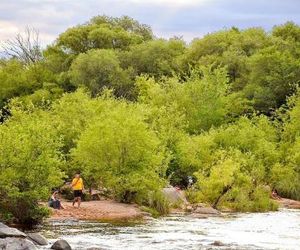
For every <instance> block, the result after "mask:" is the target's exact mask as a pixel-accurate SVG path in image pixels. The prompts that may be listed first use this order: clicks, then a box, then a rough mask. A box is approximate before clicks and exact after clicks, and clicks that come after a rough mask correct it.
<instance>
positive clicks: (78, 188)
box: [71, 173, 84, 208]
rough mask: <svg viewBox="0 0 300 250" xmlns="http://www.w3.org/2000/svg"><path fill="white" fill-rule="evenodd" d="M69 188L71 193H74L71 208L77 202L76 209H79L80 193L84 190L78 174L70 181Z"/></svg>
mask: <svg viewBox="0 0 300 250" xmlns="http://www.w3.org/2000/svg"><path fill="white" fill-rule="evenodd" d="M71 187H72V189H73V192H74V200H73V206H74V205H75V203H76V202H77V203H78V208H79V207H80V203H81V198H82V191H83V189H84V186H83V180H82V178H81V177H80V174H79V173H77V174H76V175H75V177H74V179H73V180H72V184H71Z"/></svg>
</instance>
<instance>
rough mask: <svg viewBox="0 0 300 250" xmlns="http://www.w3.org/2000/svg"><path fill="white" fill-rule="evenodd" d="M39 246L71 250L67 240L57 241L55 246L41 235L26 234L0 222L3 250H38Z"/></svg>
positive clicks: (0, 241) (0, 244)
mask: <svg viewBox="0 0 300 250" xmlns="http://www.w3.org/2000/svg"><path fill="white" fill-rule="evenodd" d="M39 246H44V247H45V248H49V249H56V250H71V246H70V245H69V243H68V242H66V241H65V240H57V241H56V242H55V243H54V244H50V243H49V242H48V240H47V239H46V238H45V237H44V236H42V235H41V234H39V233H28V234H25V233H24V232H21V231H20V230H18V229H16V228H12V227H8V226H6V225H5V224H3V223H1V222H0V249H1V250H37V249H38V247H39Z"/></svg>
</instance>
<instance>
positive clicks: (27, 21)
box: [0, 0, 300, 44]
mask: <svg viewBox="0 0 300 250" xmlns="http://www.w3.org/2000/svg"><path fill="white" fill-rule="evenodd" d="M299 10H300V0H0V41H2V42H3V41H5V40H7V39H9V38H11V37H13V36H14V35H15V34H16V33H19V32H22V31H23V30H24V28H25V27H26V26H29V27H33V28H35V29H37V30H38V31H39V33H40V39H41V41H42V43H43V44H49V43H51V42H53V41H54V40H55V38H56V37H57V36H58V34H60V33H62V32H63V31H64V30H66V29H67V28H69V27H72V26H75V25H77V24H82V23H85V22H86V21H88V20H89V19H90V18H91V17H93V16H96V15H103V14H104V15H108V16H114V17H120V16H123V15H128V16H130V17H132V18H134V19H136V20H138V21H139V22H141V23H144V24H148V25H150V26H151V27H152V29H153V32H154V34H155V35H156V36H157V37H163V38H170V37H173V36H179V37H183V39H184V40H186V41H187V42H189V41H191V40H192V39H193V38H196V37H202V36H204V35H205V34H207V33H211V32H214V31H217V30H220V29H224V28H230V27H232V26H235V27H238V28H242V29H243V28H248V27H263V28H265V29H267V30H270V29H271V28H272V27H273V26H274V25H278V24H282V23H285V22H286V21H294V22H295V23H297V24H300V11H299Z"/></svg>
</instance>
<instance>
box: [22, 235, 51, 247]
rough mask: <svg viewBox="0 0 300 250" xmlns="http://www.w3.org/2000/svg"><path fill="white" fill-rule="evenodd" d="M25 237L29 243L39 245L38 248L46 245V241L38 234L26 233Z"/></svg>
mask: <svg viewBox="0 0 300 250" xmlns="http://www.w3.org/2000/svg"><path fill="white" fill-rule="evenodd" d="M27 236H28V238H29V239H30V240H31V241H33V242H34V243H36V244H37V245H40V246H46V245H48V241H47V239H46V238H45V237H44V236H43V235H41V234H39V233H28V234H27Z"/></svg>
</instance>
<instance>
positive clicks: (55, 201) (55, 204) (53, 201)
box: [48, 191, 65, 209]
mask: <svg viewBox="0 0 300 250" xmlns="http://www.w3.org/2000/svg"><path fill="white" fill-rule="evenodd" d="M48 204H49V207H52V208H54V209H65V208H64V206H63V205H62V204H61V202H60V200H59V197H58V191H54V193H53V194H52V195H51V198H50V200H49V202H48Z"/></svg>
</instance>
